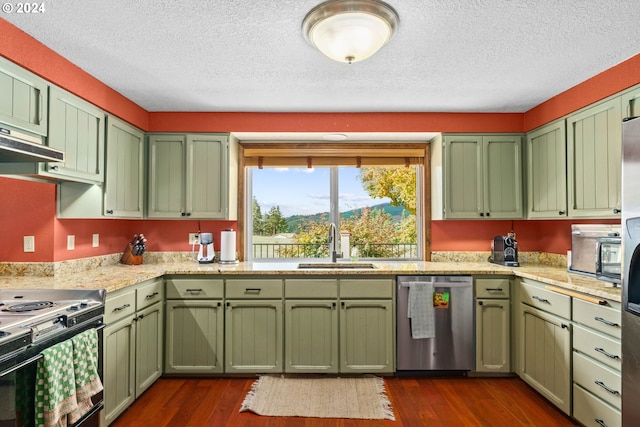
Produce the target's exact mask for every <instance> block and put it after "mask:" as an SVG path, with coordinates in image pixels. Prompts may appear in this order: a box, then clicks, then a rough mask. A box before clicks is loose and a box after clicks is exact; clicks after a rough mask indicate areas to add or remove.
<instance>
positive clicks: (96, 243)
mask: <svg viewBox="0 0 640 427" xmlns="http://www.w3.org/2000/svg"><path fill="white" fill-rule="evenodd" d="M91 246H93V247H94V248H97V247H98V246H100V235H99V234H97V233H96V234H94V235H93V237H92V240H91Z"/></svg>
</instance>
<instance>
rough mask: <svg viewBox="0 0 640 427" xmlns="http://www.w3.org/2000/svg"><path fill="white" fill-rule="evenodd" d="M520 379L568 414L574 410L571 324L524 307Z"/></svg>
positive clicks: (521, 331) (521, 332)
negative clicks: (572, 398) (572, 403)
mask: <svg viewBox="0 0 640 427" xmlns="http://www.w3.org/2000/svg"><path fill="white" fill-rule="evenodd" d="M520 325H521V328H522V330H520V331H519V332H520V336H521V339H520V346H521V348H520V349H519V354H520V357H521V358H522V361H521V366H522V374H521V378H522V379H523V380H524V381H526V382H527V383H528V384H529V385H531V386H532V387H533V388H535V389H536V390H537V391H538V392H540V393H541V394H542V395H543V396H544V397H546V398H547V399H549V400H550V401H551V402H552V403H553V404H554V405H556V406H557V407H558V408H560V409H561V410H562V411H564V412H565V413H567V414H569V413H570V411H571V332H570V325H569V322H568V321H566V320H564V319H562V318H560V317H557V316H553V315H551V314H548V313H545V312H543V311H540V310H537V309H535V308H532V307H529V306H527V305H526V304H522V319H521V323H520Z"/></svg>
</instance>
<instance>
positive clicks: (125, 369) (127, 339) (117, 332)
mask: <svg viewBox="0 0 640 427" xmlns="http://www.w3.org/2000/svg"><path fill="white" fill-rule="evenodd" d="M103 340H104V341H103V342H104V358H103V359H104V360H103V362H104V369H103V372H104V408H105V409H104V411H102V414H103V416H104V420H103V422H102V423H101V425H103V426H107V425H109V424H110V423H111V422H112V421H113V420H115V419H116V418H117V417H118V415H120V414H121V413H122V412H124V410H125V409H127V407H129V405H131V404H132V403H133V401H134V400H135V358H136V353H135V346H136V330H135V315H131V316H129V317H126V318H124V319H122V320H120V321H118V322H116V323H114V324H113V325H109V326H107V327H106V328H105V329H104V335H103Z"/></svg>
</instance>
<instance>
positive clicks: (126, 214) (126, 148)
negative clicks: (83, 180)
mask: <svg viewBox="0 0 640 427" xmlns="http://www.w3.org/2000/svg"><path fill="white" fill-rule="evenodd" d="M143 206H144V133H143V132H142V131H140V130H139V129H136V128H134V127H133V126H130V125H128V124H127V123H125V122H123V121H122V120H119V119H117V118H116V117H113V116H110V117H109V119H108V122H107V168H106V177H105V186H104V215H105V216H108V217H118V218H142V216H143V215H144V207H143Z"/></svg>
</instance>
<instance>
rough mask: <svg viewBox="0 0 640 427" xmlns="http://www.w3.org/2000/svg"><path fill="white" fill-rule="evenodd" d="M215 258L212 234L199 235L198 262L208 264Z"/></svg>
mask: <svg viewBox="0 0 640 427" xmlns="http://www.w3.org/2000/svg"><path fill="white" fill-rule="evenodd" d="M214 258H215V252H214V250H213V233H200V248H199V249H198V262H199V263H200V264H210V263H212V262H213V259H214Z"/></svg>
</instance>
